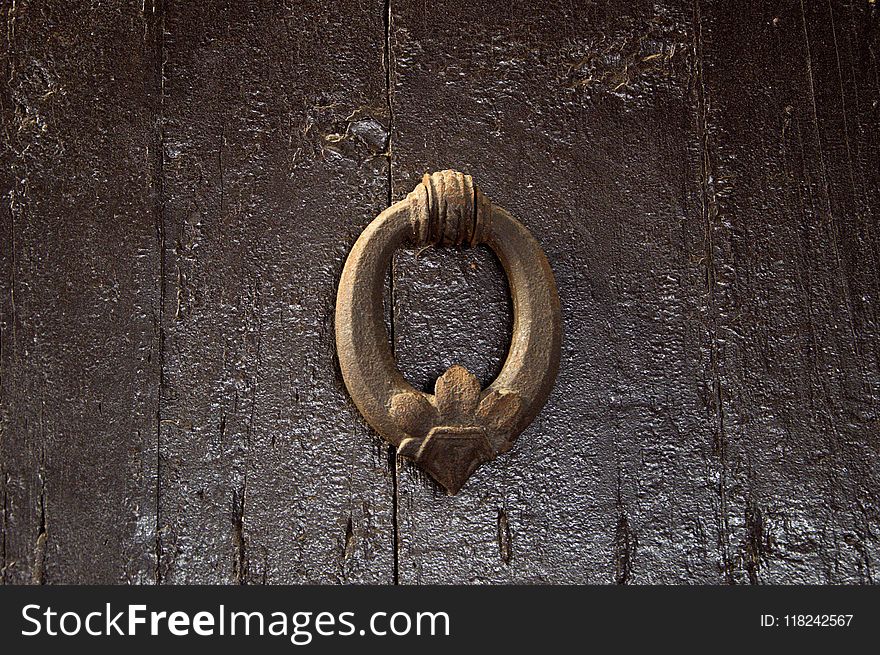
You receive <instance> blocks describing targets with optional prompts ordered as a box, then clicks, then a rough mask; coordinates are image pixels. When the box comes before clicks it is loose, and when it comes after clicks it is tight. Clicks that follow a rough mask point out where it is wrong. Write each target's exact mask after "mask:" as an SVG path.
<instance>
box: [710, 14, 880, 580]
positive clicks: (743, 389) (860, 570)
mask: <svg viewBox="0 0 880 655" xmlns="http://www.w3.org/2000/svg"><path fill="white" fill-rule="evenodd" d="M701 5H702V6H701V7H700V6H698V11H699V15H700V18H701V24H702V30H701V46H700V50H701V52H700V56H701V59H702V62H703V63H702V65H701V67H700V72H701V75H700V78H699V83H700V84H701V85H702V87H703V89H704V93H703V95H702V97H701V114H702V117H703V122H702V124H701V135H702V146H703V153H704V160H703V161H704V171H703V177H704V180H705V183H704V192H705V206H706V208H707V211H706V226H707V230H708V232H709V239H710V242H711V245H712V251H711V256H710V257H708V259H709V261H710V262H711V268H712V271H713V296H714V301H713V304H712V306H711V310H712V316H711V325H712V329H713V332H714V333H715V337H716V342H717V362H718V365H717V369H716V370H717V376H718V377H717V384H718V385H719V400H720V404H719V406H718V410H719V414H720V416H721V417H722V420H723V449H724V452H725V471H724V472H725V475H724V477H723V478H722V481H721V484H722V488H723V491H724V494H725V497H726V501H727V505H726V507H727V511H726V520H727V523H728V526H729V534H728V541H727V543H726V544H725V548H726V550H727V553H728V569H727V577H728V578H729V579H730V580H731V581H735V582H753V583H757V582H771V583H772V582H789V583H794V582H800V583H814V584H840V583H866V582H876V580H877V559H878V555H880V551H878V549H880V543H878V539H877V534H878V519H880V511H878V509H880V508H878V500H877V489H878V482H880V480H878V471H880V451H878V445H880V423H878V407H880V405H878V392H880V360H878V310H877V298H878V292H880V279H878V271H880V260H878V234H877V200H878V198H880V194H878V192H880V184H878V168H877V163H878V150H877V136H876V135H877V128H878V114H877V111H876V97H877V90H878V88H877V78H876V57H875V55H874V54H872V53H876V49H877V46H878V40H877V27H876V25H877V22H876V19H877V17H876V15H875V13H874V8H872V7H871V6H869V4H868V3H849V4H845V3H839V2H835V3H809V2H804V3H801V2H798V1H797V0H795V1H792V2H783V3H776V4H775V5H766V4H764V3H757V2H756V3H751V4H749V5H745V6H737V7H733V6H731V5H730V4H729V3H723V2H703V3H701ZM744 33H747V34H749V35H750V38H749V39H743V38H742V34H744Z"/></svg>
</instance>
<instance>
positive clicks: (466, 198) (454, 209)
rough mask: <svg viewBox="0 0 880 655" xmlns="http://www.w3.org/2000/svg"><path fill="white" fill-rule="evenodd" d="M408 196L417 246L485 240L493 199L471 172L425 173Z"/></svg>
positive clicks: (462, 244) (471, 243)
mask: <svg viewBox="0 0 880 655" xmlns="http://www.w3.org/2000/svg"><path fill="white" fill-rule="evenodd" d="M407 200H408V201H409V212H410V221H411V222H412V226H413V243H414V245H415V246H417V247H423V246H434V245H441V246H467V247H474V246H477V245H479V244H481V243H483V240H484V235H485V227H486V223H487V221H488V220H489V217H490V216H491V214H492V201H491V200H489V198H488V197H487V196H486V195H485V194H484V193H483V192H482V191H480V189H479V187H477V185H476V184H474V180H473V178H472V177H471V176H470V175H465V174H464V173H459V172H457V171H440V172H439V173H433V174H431V175H425V176H424V177H423V178H422V182H421V184H419V185H418V186H417V187H416V188H415V190H413V192H412V193H410V194H409V196H408V198H407Z"/></svg>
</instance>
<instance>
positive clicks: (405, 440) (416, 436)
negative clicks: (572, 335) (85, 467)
mask: <svg viewBox="0 0 880 655" xmlns="http://www.w3.org/2000/svg"><path fill="white" fill-rule="evenodd" d="M483 243H484V244H486V245H488V246H489V247H490V248H492V250H494V251H495V253H496V255H497V256H498V258H499V260H500V261H501V265H502V266H503V268H504V271H505V273H506V274H507V278H508V282H509V284H510V293H511V297H512V300H513V335H512V338H511V344H510V350H509V351H508V354H507V359H506V361H505V362H504V366H503V367H502V369H501V373H500V374H499V375H498V377H497V378H496V379H495V380H494V381H493V382H492V383H491V384H490V385H489V386H488V387H487V388H486V389H484V390H481V388H480V383H479V381H478V380H477V379H476V377H475V376H474V375H472V374H471V373H470V372H469V371H468V370H467V369H465V368H464V367H462V366H458V365H454V366H452V367H450V368H449V369H448V370H447V371H446V372H445V373H444V374H443V375H442V376H440V378H438V379H437V382H436V384H435V388H434V394H433V395H431V394H427V393H423V392H421V391H417V390H416V389H414V388H413V387H412V385H410V384H409V383H408V382H407V381H406V380H405V379H404V378H403V376H402V375H401V374H400V372H399V371H398V370H397V367H396V366H395V363H394V355H393V353H392V350H391V346H390V344H389V341H388V335H387V333H386V330H385V320H384V307H383V290H384V285H385V279H386V277H385V276H386V273H387V271H388V267H389V265H390V264H391V259H392V257H393V255H394V251H395V250H396V249H397V248H398V247H399V246H401V245H404V244H409V245H412V246H416V247H420V246H427V245H441V246H449V245H455V246H477V245H479V244H483ZM561 334H562V328H561V322H560V314H559V296H558V294H557V292H556V284H555V282H554V279H553V271H551V270H550V264H549V263H548V262H547V258H546V257H545V256H544V252H543V251H542V250H541V246H540V245H539V244H538V242H537V241H535V239H534V237H532V235H531V234H530V233H529V231H528V230H527V229H526V228H525V227H524V226H523V225H522V224H521V223H520V222H519V221H517V220H516V219H515V218H513V217H512V216H511V215H510V214H508V213H507V212H506V211H505V210H504V209H502V208H500V207H497V206H495V205H493V204H492V203H491V201H490V200H489V198H487V197H486V196H485V195H483V193H482V192H481V191H480V190H479V189H478V188H477V186H476V185H475V184H474V182H473V179H472V178H471V176H470V175H464V174H462V173H458V172H456V171H441V172H439V173H434V174H433V175H425V177H424V178H423V180H422V182H421V183H420V184H419V185H418V186H417V187H416V188H415V190H414V191H413V192H412V193H410V194H409V195H408V196H407V197H406V198H405V199H404V200H401V201H400V202H398V203H396V204H394V205H392V206H391V207H389V208H388V209H386V210H385V211H383V212H382V213H381V214H379V216H377V217H376V218H375V219H374V220H373V222H372V223H370V224H369V225H368V226H367V228H366V229H365V230H364V231H363V233H362V234H361V236H360V237H359V238H358V240H357V242H356V243H355V244H354V248H352V251H351V253H350V254H349V256H348V259H347V260H346V262H345V268H344V269H343V271H342V277H341V279H340V281H339V291H338V293H337V296H336V349H337V353H338V355H339V365H340V367H341V369H342V376H343V379H344V380H345V385H346V387H347V388H348V391H349V393H350V394H351V397H352V399H353V400H354V403H355V405H356V406H357V408H358V410H360V412H361V414H363V416H364V418H366V419H367V422H368V423H369V424H370V425H371V426H372V427H373V428H374V429H375V430H376V431H377V432H378V433H379V434H380V435H382V436H383V437H384V438H385V439H386V440H387V441H389V442H390V443H391V444H392V445H394V446H395V447H396V448H397V452H398V454H400V455H403V456H405V457H408V458H410V459H413V460H415V461H416V463H417V464H418V465H419V466H420V467H421V468H422V469H424V470H425V471H427V472H428V473H429V474H430V475H431V477H433V478H434V479H435V480H436V481H437V482H439V483H440V484H441V485H443V487H444V488H445V489H446V490H447V491H448V492H449V493H450V494H455V493H457V492H458V490H459V489H461V487H462V485H463V484H464V483H465V481H466V480H467V479H468V477H469V476H470V475H471V473H473V471H474V470H475V469H476V468H477V467H478V466H479V465H480V464H482V463H483V462H487V461H489V460H492V459H494V458H495V457H496V456H497V455H500V454H501V453H504V452H507V451H508V450H509V449H510V448H511V446H512V445H513V442H514V440H515V439H516V437H517V436H518V435H519V433H520V432H522V431H523V430H524V429H525V428H526V427H527V426H528V425H529V423H531V422H532V419H534V418H535V416H536V415H537V414H538V412H539V411H540V410H541V408H542V407H543V406H544V403H545V402H546V400H547V397H548V396H549V394H550V390H551V389H552V388H553V382H554V380H555V378H556V373H557V371H558V369H559V354H560V344H561Z"/></svg>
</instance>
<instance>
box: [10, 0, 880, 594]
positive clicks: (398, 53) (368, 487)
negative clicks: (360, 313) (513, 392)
mask: <svg viewBox="0 0 880 655" xmlns="http://www.w3.org/2000/svg"><path fill="white" fill-rule="evenodd" d="M669 4H671V5H672V6H669V5H668V4H667V5H664V6H662V7H660V6H658V5H656V3H648V2H628V3H617V2H615V3H611V5H607V4H601V5H597V4H594V3H589V2H584V3H577V2H576V3H555V2H549V3H541V8H540V10H538V9H530V8H528V7H527V6H521V5H515V4H511V3H500V2H488V1H486V2H482V3H478V4H477V5H476V6H474V5H473V4H472V3H469V4H468V6H467V7H465V6H464V3H458V2H455V1H453V0H446V1H444V2H438V3H430V4H429V5H426V4H425V3H420V2H411V1H409V0H406V1H403V0H392V1H391V2H390V3H384V2H381V1H377V2H365V3H354V2H342V3H337V4H336V5H333V6H328V5H326V3H317V2H316V3H307V4H305V5H303V4H300V3H296V4H294V3H284V4H282V3H269V2H251V3H238V2H232V1H229V2H206V3H178V2H166V3H164V4H161V3H156V4H154V5H151V4H150V3H146V4H145V5H144V6H140V4H139V3H135V4H134V5H130V4H126V3H121V2H120V3H116V4H114V3H103V4H101V5H97V6H95V7H94V8H86V7H85V6H83V7H79V6H78V5H77V6H73V5H71V4H70V3H63V2H31V3H25V2H17V3H12V2H4V3H3V4H2V13H3V15H4V24H5V29H4V30H0V42H2V52H0V55H2V57H3V66H4V74H3V75H4V77H3V79H4V84H3V88H2V93H0V121H2V123H0V127H2V134H3V148H2V162H0V163H2V165H0V185H2V190H0V193H2V197H3V211H2V220H0V230H2V232H0V235H2V236H0V269H2V270H0V275H2V280H3V283H2V295H0V312H2V313H0V330H2V332H0V394H2V396H0V484H2V498H3V514H2V531H3V532H2V552H0V555H2V579H3V581H4V582H5V583H12V584H17V583H28V582H36V583H61V582H111V583H112V582H159V583H178V582H218V583H224V582H235V583H263V582H265V583H278V582H376V583H390V582H400V583H405V584H409V583H426V582H502V583H503V582H599V583H605V582H607V583H613V582H618V583H626V582H634V583H651V582H656V583H667V582H669V583H740V582H742V583H748V582H752V583H790V582H816V583H860V582H876V581H877V575H878V573H877V566H878V565H877V562H878V558H880V537H878V533H880V525H878V524H880V508H878V498H880V491H878V489H880V479H878V477H880V473H878V471H880V466H878V465H880V401H878V395H880V334H878V330H880V327H878V325H880V319H878V305H877V302H878V295H880V275H878V271H880V236H878V230H877V227H878V216H877V214H878V203H880V194H878V192H880V165H878V162H880V131H878V122H880V112H878V103H880V85H878V81H877V80H878V52H880V12H878V10H877V9H876V6H875V4H874V3H871V2H868V1H867V0H864V1H861V0H860V1H858V2H853V3H843V2H831V3H808V2H804V3H801V2H798V1H790V0H786V1H785V2H782V3H776V4H770V5H768V4H767V3H761V2H753V3H747V4H743V3H736V6H733V5H732V4H731V3H724V2H716V1H714V0H713V1H703V2H697V3H685V2H680V3H669ZM442 168H456V169H459V170H463V171H466V172H468V173H471V174H472V175H474V177H475V179H476V181H477V182H478V183H479V184H480V185H481V187H482V188H483V189H484V190H485V191H486V192H487V193H488V194H489V196H490V197H492V198H494V199H495V200H497V201H498V203H499V204H501V205H502V206H504V207H506V208H507V209H509V210H510V211H511V212H512V213H513V214H514V215H516V216H517V217H518V218H519V219H520V220H522V221H523V222H524V223H525V224H526V225H527V226H528V227H529V229H530V230H531V231H532V233H533V234H534V235H535V236H536V237H537V238H538V240H539V241H540V242H541V244H542V246H543V247H544V250H545V252H546V253H547V255H548V258H549V259H550V261H551V264H552V266H553V268H554V271H555V273H556V277H557V286H558V288H559V292H560V297H561V301H562V308H563V327H564V339H563V358H562V368H561V371H560V375H559V378H558V382H557V386H556V389H555V391H554V393H553V395H552V396H551V399H550V401H549V402H548V404H547V407H546V408H545V410H544V412H542V414H541V415H539V417H538V418H537V419H536V421H535V422H534V423H533V425H532V426H531V427H530V428H529V429H528V430H527V431H526V432H525V433H524V434H523V435H522V436H521V437H520V440H519V442H518V444H517V445H516V447H515V448H514V449H513V450H512V451H511V452H510V453H508V454H506V455H504V456H503V457H501V458H499V459H497V460H496V461H494V462H493V463H491V464H489V465H487V466H484V467H483V468H481V469H480V470H479V471H478V472H477V473H476V474H475V475H474V476H473V477H472V478H471V480H470V481H469V482H468V484H467V485H466V486H465V488H464V489H463V490H462V491H461V492H460V493H459V495H457V496H455V497H452V498H450V497H447V496H446V495H445V494H443V493H442V492H441V491H440V490H439V488H438V487H437V485H436V484H434V483H433V482H431V481H430V480H429V479H428V478H427V477H426V476H424V475H422V474H420V473H419V472H418V471H417V469H416V468H415V467H413V466H412V465H411V464H409V463H407V462H403V461H400V462H398V463H397V466H394V465H393V463H394V460H393V458H390V457H389V450H388V448H387V447H386V446H384V445H383V444H382V442H381V440H380V439H379V438H378V437H376V436H374V435H373V434H371V432H370V430H369V429H368V428H367V427H366V425H365V423H364V422H363V420H362V419H361V417H360V416H359V415H358V414H357V412H356V410H355V409H354V408H353V406H352V404H351V402H350V399H349V398H348V397H347V395H346V393H345V390H344V388H343V386H342V382H341V379H340V376H339V372H338V366H337V364H336V361H335V353H334V350H333V349H334V344H333V325H332V316H333V302H334V297H335V285H336V282H337V280H338V277H339V273H340V272H341V267H342V263H343V261H344V258H345V255H346V254H347V252H348V250H349V249H350V247H351V245H352V244H353V243H354V240H355V238H356V237H357V235H358V233H359V232H360V231H361V230H362V229H363V228H364V227H365V226H366V225H367V223H368V222H369V221H370V220H371V218H372V217H373V216H374V215H375V214H377V213H378V212H379V211H380V210H381V209H382V208H384V207H385V206H387V205H388V203H389V202H391V201H392V200H397V199H399V198H401V197H403V196H404V195H405V194H406V193H407V192H408V191H409V190H410V189H411V188H412V187H413V186H414V185H415V184H416V183H417V182H418V181H419V179H420V177H421V175H422V174H423V173H424V172H426V171H431V170H439V169H442ZM389 286H390V293H389V307H390V308H391V309H392V311H391V314H390V316H389V321H390V327H391V333H392V340H393V343H394V346H395V351H396V355H397V357H398V360H399V364H400V367H401V370H402V371H403V372H404V374H405V375H406V377H407V378H408V379H409V380H410V381H412V382H413V383H414V384H415V385H416V386H417V387H420V388H425V389H430V388H431V386H432V385H433V381H434V379H435V378H436V377H437V376H438V375H439V374H440V373H442V372H443V371H444V370H445V369H446V367H447V366H449V365H450V364H452V363H454V362H458V363H461V364H464V365H466V366H467V367H468V368H470V369H471V370H473V371H474V372H475V373H477V374H478V376H480V378H481V379H482V380H483V381H484V382H488V381H489V380H490V379H491V378H492V376H493V375H494V374H495V373H496V372H497V371H498V369H499V367H500V365H501V363H502V361H503V358H504V354H505V349H506V346H507V339H508V338H509V331H510V309H509V302H508V299H507V289H506V283H505V281H504V278H503V275H502V273H501V271H500V269H499V266H498V264H497V262H496V261H495V259H494V258H493V257H492V256H491V255H490V254H489V253H488V252H486V251H483V250H477V251H473V252H467V251H454V250H449V251H443V250H426V251H422V252H418V253H416V252H408V251H403V252H401V253H400V254H399V255H398V257H397V259H396V262H395V266H394V270H393V272H392V273H391V275H390V285H389Z"/></svg>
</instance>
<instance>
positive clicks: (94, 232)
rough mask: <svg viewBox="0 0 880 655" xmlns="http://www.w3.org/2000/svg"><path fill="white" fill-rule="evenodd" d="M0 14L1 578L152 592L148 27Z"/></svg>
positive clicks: (153, 265) (42, 11)
mask: <svg viewBox="0 0 880 655" xmlns="http://www.w3.org/2000/svg"><path fill="white" fill-rule="evenodd" d="M2 14H3V17H4V22H3V24H4V29H3V30H2V31H0V32H2V34H0V39H2V48H0V51H2V57H3V70H4V73H3V83H2V85H0V89H2V92H0V131H2V139H3V149H2V153H3V154H2V165H0V176H2V177H0V185H2V190H0V193H2V198H3V201H2V202H3V210H2V219H0V230H2V235H0V248H2V254H0V262H2V263H0V267H2V279H3V282H2V296H0V298H2V300H0V303H2V304H0V312H2V314H0V330H2V336H0V376H2V377H0V393H2V400H0V469H2V470H0V484H2V494H3V522H2V528H3V535H2V572H3V573H2V578H3V581H4V582H7V583H25V582H36V583H61V582H66V583H72V582H82V583H86V582H91V583H94V582H105V583H113V582H147V581H150V580H152V579H153V576H154V571H155V526H156V485H157V481H156V436H157V424H156V421H157V418H156V417H157V407H158V405H157V402H158V389H159V357H158V353H159V339H158V318H159V303H158V301H159V247H158V246H159V242H158V238H157V219H158V206H159V205H158V203H159V196H158V188H157V185H156V181H157V173H158V161H159V144H160V135H159V132H158V130H157V124H156V120H155V118H156V115H157V114H156V110H157V106H156V101H157V98H158V96H157V94H156V93H155V89H156V88H158V82H159V78H158V63H159V59H158V40H157V36H158V32H157V30H158V27H157V22H156V17H155V15H154V14H153V13H152V12H151V11H150V10H149V8H148V9H147V10H146V11H141V10H140V9H139V8H136V7H134V6H127V5H126V6H123V5H119V6H113V5H101V6H96V7H93V8H87V7H86V6H80V5H76V4H71V3H66V2H41V3H23V2H17V3H16V2H12V3H10V2H4V3H3V5H2Z"/></svg>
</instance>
